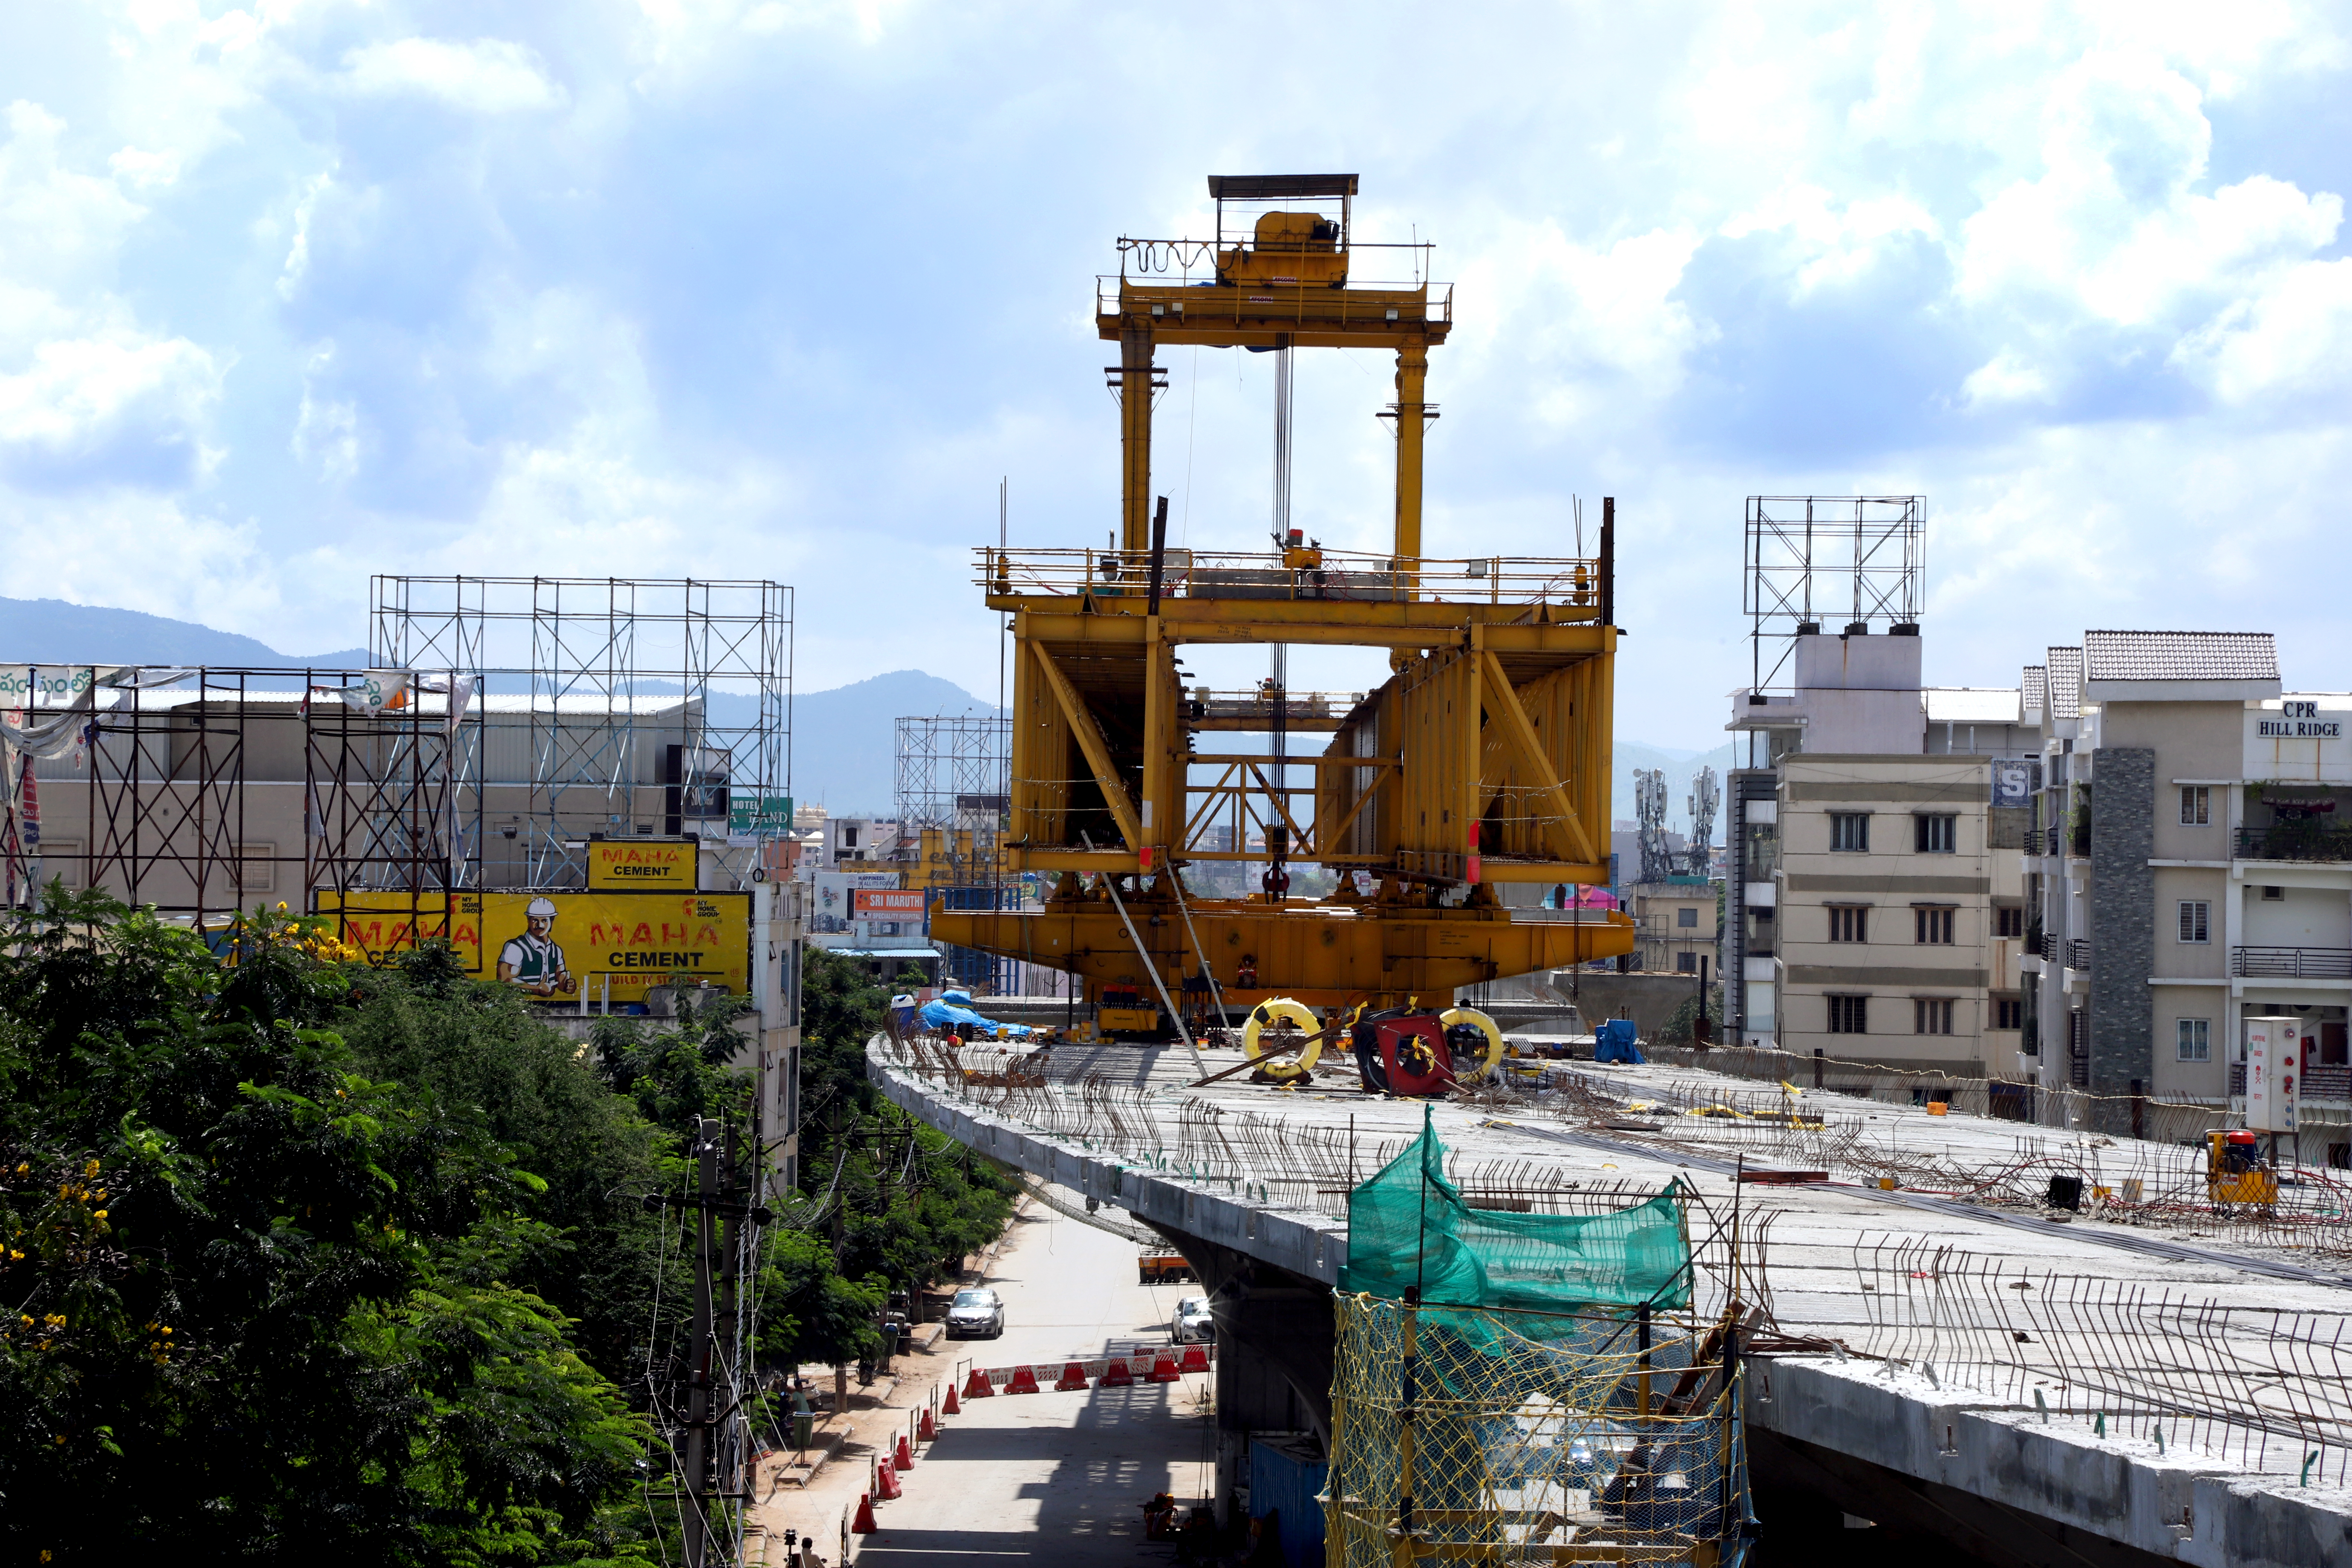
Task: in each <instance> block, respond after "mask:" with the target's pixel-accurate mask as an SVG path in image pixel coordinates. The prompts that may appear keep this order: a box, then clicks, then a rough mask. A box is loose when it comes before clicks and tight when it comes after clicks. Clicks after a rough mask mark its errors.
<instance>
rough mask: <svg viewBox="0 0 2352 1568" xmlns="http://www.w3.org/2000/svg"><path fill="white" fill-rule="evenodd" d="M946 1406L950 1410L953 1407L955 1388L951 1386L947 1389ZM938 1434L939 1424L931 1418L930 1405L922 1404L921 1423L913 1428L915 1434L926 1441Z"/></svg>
mask: <svg viewBox="0 0 2352 1568" xmlns="http://www.w3.org/2000/svg"><path fill="white" fill-rule="evenodd" d="M948 1408H949V1409H950V1410H953V1409H954V1408H955V1390H954V1389H952V1388H950V1389H949V1390H948ZM939 1435H940V1424H939V1423H938V1422H937V1421H934V1420H932V1419H931V1407H930V1406H929V1405H924V1406H923V1424H922V1425H921V1426H919V1427H917V1428H916V1429H915V1436H917V1437H918V1438H919V1439H920V1440H921V1441H923V1442H926V1443H928V1442H929V1441H931V1440H932V1439H933V1438H935V1437H937V1436H939Z"/></svg>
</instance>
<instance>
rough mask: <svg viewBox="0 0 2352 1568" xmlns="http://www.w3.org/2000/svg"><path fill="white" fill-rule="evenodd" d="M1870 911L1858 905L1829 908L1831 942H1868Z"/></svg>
mask: <svg viewBox="0 0 2352 1568" xmlns="http://www.w3.org/2000/svg"><path fill="white" fill-rule="evenodd" d="M1869 932H1870V910H1867V909H1865V908H1864V907H1863V906H1862V905H1860V904H1832V905H1831V906H1830V940H1831V941H1832V942H1868V941H1869V940H1870V934H1869Z"/></svg>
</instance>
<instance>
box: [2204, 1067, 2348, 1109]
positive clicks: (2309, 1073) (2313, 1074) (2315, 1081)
mask: <svg viewBox="0 0 2352 1568" xmlns="http://www.w3.org/2000/svg"><path fill="white" fill-rule="evenodd" d="M2230 1092H2231V1094H2233V1095H2238V1094H2243V1093H2245V1092H2246V1064H2245V1063H2243V1062H2231V1064H2230ZM2295 1098H2296V1099H2297V1100H2305V1101H2310V1100H2331V1101H2338V1102H2341V1101H2346V1100H2352V1067H2333V1068H2322V1067H2310V1068H2304V1069H2303V1083H2302V1085H2301V1089H2300V1091H2299V1092H2298V1093H2297V1094H2296V1095H2295Z"/></svg>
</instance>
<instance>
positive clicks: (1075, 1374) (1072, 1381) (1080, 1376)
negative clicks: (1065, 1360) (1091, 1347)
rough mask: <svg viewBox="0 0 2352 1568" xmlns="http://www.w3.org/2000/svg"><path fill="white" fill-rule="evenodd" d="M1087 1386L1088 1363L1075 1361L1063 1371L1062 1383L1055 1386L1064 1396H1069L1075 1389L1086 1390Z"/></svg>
mask: <svg viewBox="0 0 2352 1568" xmlns="http://www.w3.org/2000/svg"><path fill="white" fill-rule="evenodd" d="M1086 1385H1087V1368H1086V1363H1084V1362H1075V1361H1074V1362H1072V1363H1070V1364H1069V1365H1067V1366H1066V1367H1064V1368H1063V1369H1062V1381H1061V1382H1059V1383H1057V1384H1054V1386H1055V1388H1057V1389H1059V1390H1060V1391H1061V1392H1063V1393H1064V1394H1067V1393H1069V1392H1070V1391H1071V1390H1072V1389H1075V1388H1084V1387H1085V1386H1086Z"/></svg>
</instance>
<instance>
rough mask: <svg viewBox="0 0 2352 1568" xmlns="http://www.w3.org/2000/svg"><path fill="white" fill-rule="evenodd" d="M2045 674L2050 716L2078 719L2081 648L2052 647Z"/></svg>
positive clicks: (2079, 713) (2080, 697)
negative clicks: (2048, 693) (2047, 683)
mask: <svg viewBox="0 0 2352 1568" xmlns="http://www.w3.org/2000/svg"><path fill="white" fill-rule="evenodd" d="M2047 675H2048V679H2049V682H2050V717H2051V718H2053V719H2080V718H2081V717H2082V716H2083V650H2082V649H2081V648H2078V647H2053V648H2052V649H2051V650H2050V655H2049V659H2048V668H2047Z"/></svg>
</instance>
